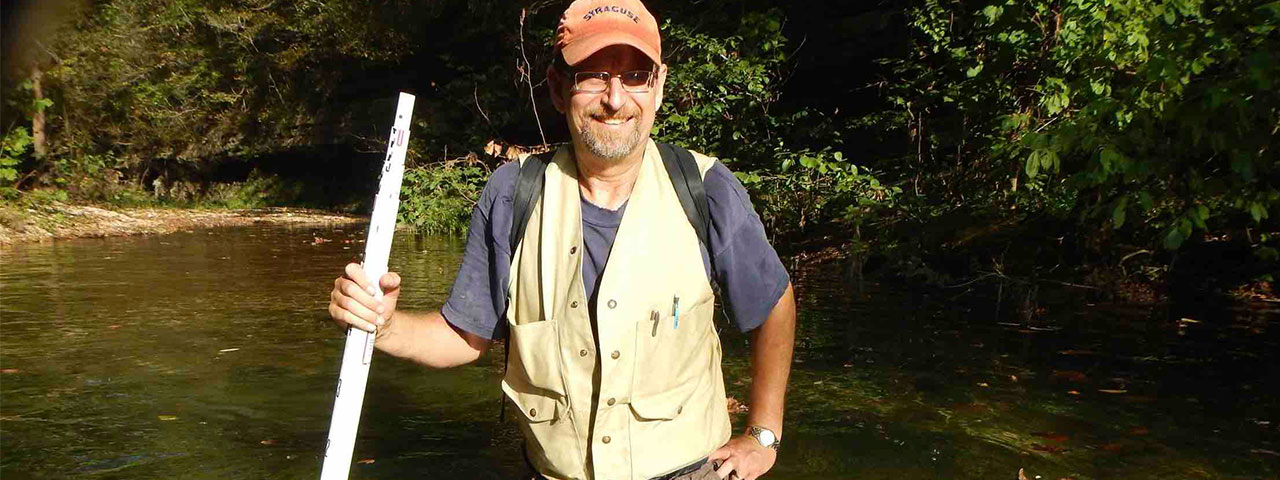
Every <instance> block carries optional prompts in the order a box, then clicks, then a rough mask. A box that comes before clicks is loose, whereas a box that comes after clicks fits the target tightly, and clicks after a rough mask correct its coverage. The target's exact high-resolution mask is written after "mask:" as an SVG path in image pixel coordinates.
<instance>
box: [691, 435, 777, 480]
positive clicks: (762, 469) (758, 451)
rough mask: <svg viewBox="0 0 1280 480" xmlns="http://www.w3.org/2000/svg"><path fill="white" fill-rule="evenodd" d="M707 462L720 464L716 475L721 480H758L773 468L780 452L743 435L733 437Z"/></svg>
mask: <svg viewBox="0 0 1280 480" xmlns="http://www.w3.org/2000/svg"><path fill="white" fill-rule="evenodd" d="M707 460H708V461H710V462H718V463H719V465H720V467H719V468H717V469H716V475H717V476H719V477H720V478H729V479H730V480H756V479H757V478H760V477H761V476H763V475H764V474H765V473H767V472H768V471H769V469H771V468H773V462H776V461H777V460H778V452H777V451H774V449H772V448H768V447H764V446H761V445H760V442H759V441H756V439H755V438H754V437H752V436H750V435H746V434H743V435H738V436H736V437H733V438H732V439H730V440H729V443H726V444H724V446H723V447H720V448H719V449H717V450H716V451H714V452H711V455H709V456H707Z"/></svg>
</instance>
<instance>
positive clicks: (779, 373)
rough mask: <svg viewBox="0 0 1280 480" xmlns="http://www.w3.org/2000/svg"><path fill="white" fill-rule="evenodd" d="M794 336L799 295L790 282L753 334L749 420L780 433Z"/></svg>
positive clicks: (780, 434)
mask: <svg viewBox="0 0 1280 480" xmlns="http://www.w3.org/2000/svg"><path fill="white" fill-rule="evenodd" d="M795 340H796V299H795V292H793V291H792V288H791V285H790V284H788V285H787V289H786V291H784V292H783V293H782V298H779V299H778V303H777V304H776V305H774V307H773V310H772V311H771V312H770V313H769V318H767V319H765V321H764V324H763V325H761V326H760V328H757V329H756V330H755V331H754V332H752V334H751V401H750V404H749V405H750V406H751V412H750V413H749V414H748V415H747V423H748V424H750V425H755V426H759V427H764V428H767V429H769V430H772V431H773V432H774V433H775V434H777V435H778V436H779V437H781V436H782V416H783V408H784V407H785V405H786V397H787V377H789V376H790V375H791V352H792V350H793V349H794V348H795Z"/></svg>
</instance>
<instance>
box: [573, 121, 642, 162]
mask: <svg viewBox="0 0 1280 480" xmlns="http://www.w3.org/2000/svg"><path fill="white" fill-rule="evenodd" d="M579 133H580V134H581V135H580V136H581V137H582V143H583V144H585V145H586V147H587V150H589V151H591V153H592V154H593V155H595V156H597V157H600V158H602V159H604V160H622V159H623V158H626V156H627V155H630V154H631V152H634V151H636V147H639V146H640V125H639V122H635V125H634V128H632V129H631V131H629V132H625V133H623V134H622V135H618V136H617V137H610V136H598V135H596V133H595V132H594V131H592V129H591V127H590V126H587V125H584V126H583V127H582V130H581V131H579Z"/></svg>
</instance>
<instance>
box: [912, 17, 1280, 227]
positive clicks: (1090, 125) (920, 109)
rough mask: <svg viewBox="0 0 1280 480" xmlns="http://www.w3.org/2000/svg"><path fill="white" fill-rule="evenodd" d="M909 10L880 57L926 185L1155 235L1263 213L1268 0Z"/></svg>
mask: <svg viewBox="0 0 1280 480" xmlns="http://www.w3.org/2000/svg"><path fill="white" fill-rule="evenodd" d="M909 14H910V17H909V18H910V19H911V21H912V25H913V27H914V28H915V29H916V31H917V32H918V35H917V37H916V43H915V44H914V46H913V49H912V54H911V55H910V56H908V57H906V58H899V59H891V60H888V61H887V63H888V65H889V66H891V67H892V68H893V69H894V71H895V73H896V75H895V77H896V79H898V80H900V82H899V83H893V82H891V83H890V85H892V86H891V88H890V98H891V100H892V101H893V102H894V103H895V104H896V105H898V106H899V107H900V108H902V109H903V117H905V121H904V123H906V124H908V125H910V126H911V128H912V129H913V130H914V131H915V134H916V135H918V138H916V140H917V142H918V143H919V145H920V147H921V148H919V150H918V151H919V152H920V153H919V154H918V155H917V158H915V159H914V160H915V163H916V164H917V165H918V166H919V168H922V169H925V170H926V171H927V172H929V174H928V177H926V178H925V181H926V182H936V184H934V185H935V186H936V187H937V190H936V191H937V192H938V193H937V194H935V195H931V196H936V197H941V198H944V199H947V200H944V201H943V202H941V203H943V204H950V205H963V206H962V207H960V208H963V209H971V210H978V211H982V210H986V211H988V212H1010V211H1022V212H1042V213H1043V214H1047V215H1049V216H1050V217H1051V218H1058V219H1062V220H1063V221H1072V222H1075V223H1076V225H1077V228H1079V229H1080V232H1081V234H1082V235H1091V233H1089V232H1096V231H1101V230H1111V232H1110V233H1107V235H1109V236H1118V237H1119V238H1125V239H1131V240H1129V241H1133V242H1135V243H1138V244H1146V245H1162V246H1164V247H1165V248H1168V249H1178V248H1180V247H1181V246H1182V245H1183V244H1184V242H1185V241H1187V240H1188V239H1192V238H1199V237H1201V236H1204V235H1211V236H1212V235H1222V234H1230V233H1232V232H1237V234H1238V232H1241V231H1243V229H1246V228H1251V227H1262V228H1274V227H1275V226H1274V224H1269V223H1265V222H1266V221H1267V220H1268V219H1269V218H1270V214H1269V212H1271V211H1273V210H1274V209H1276V208H1277V206H1278V205H1280V190H1278V189H1280V177H1278V174H1280V170H1278V168H1280V166H1278V165H1277V164H1276V161H1275V159H1276V155H1275V153H1274V148H1275V145H1274V144H1273V143H1274V140H1275V138H1276V132H1277V128H1278V127H1280V124H1277V121H1276V118H1277V117H1276V115H1277V112H1278V111H1280V94H1277V92H1280V88H1277V82H1278V81H1280V36H1277V35H1276V30H1277V28H1280V2H1271V3H1267V4H1265V5H1258V4H1257V3H1256V2H1250V1H1222V2H1203V1H1200V0H1123V1H1115V0H1072V1H1067V2H1061V1H1056V0H1037V1H1030V2H1014V1H1003V0H1001V1H991V2H987V3H986V4H985V5H981V4H979V5H973V4H969V3H960V2H946V1H935V0H930V1H924V2H920V3H918V4H917V5H916V6H915V7H914V8H912V9H910V10H909ZM952 153H954V154H952ZM943 162H951V163H952V165H951V166H948V167H946V168H945V169H943V168H940V167H942V163H943ZM943 172H946V173H943ZM945 179H950V180H952V181H949V182H946V181H944V180H945ZM955 179H961V180H960V181H955ZM993 187H996V188H993ZM960 198H964V202H963V203H961V202H959V201H956V200H959V199H960ZM953 199H954V200H953ZM984 207H989V209H988V208H984ZM997 215H999V214H998V213H997Z"/></svg>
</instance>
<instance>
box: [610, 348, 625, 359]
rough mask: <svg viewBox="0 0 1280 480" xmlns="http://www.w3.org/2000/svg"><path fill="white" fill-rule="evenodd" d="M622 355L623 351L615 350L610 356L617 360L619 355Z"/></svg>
mask: <svg viewBox="0 0 1280 480" xmlns="http://www.w3.org/2000/svg"><path fill="white" fill-rule="evenodd" d="M621 356H622V353H620V352H618V351H617V350H614V351H613V353H610V354H609V358H612V359H614V360H617V359H618V357H621Z"/></svg>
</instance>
